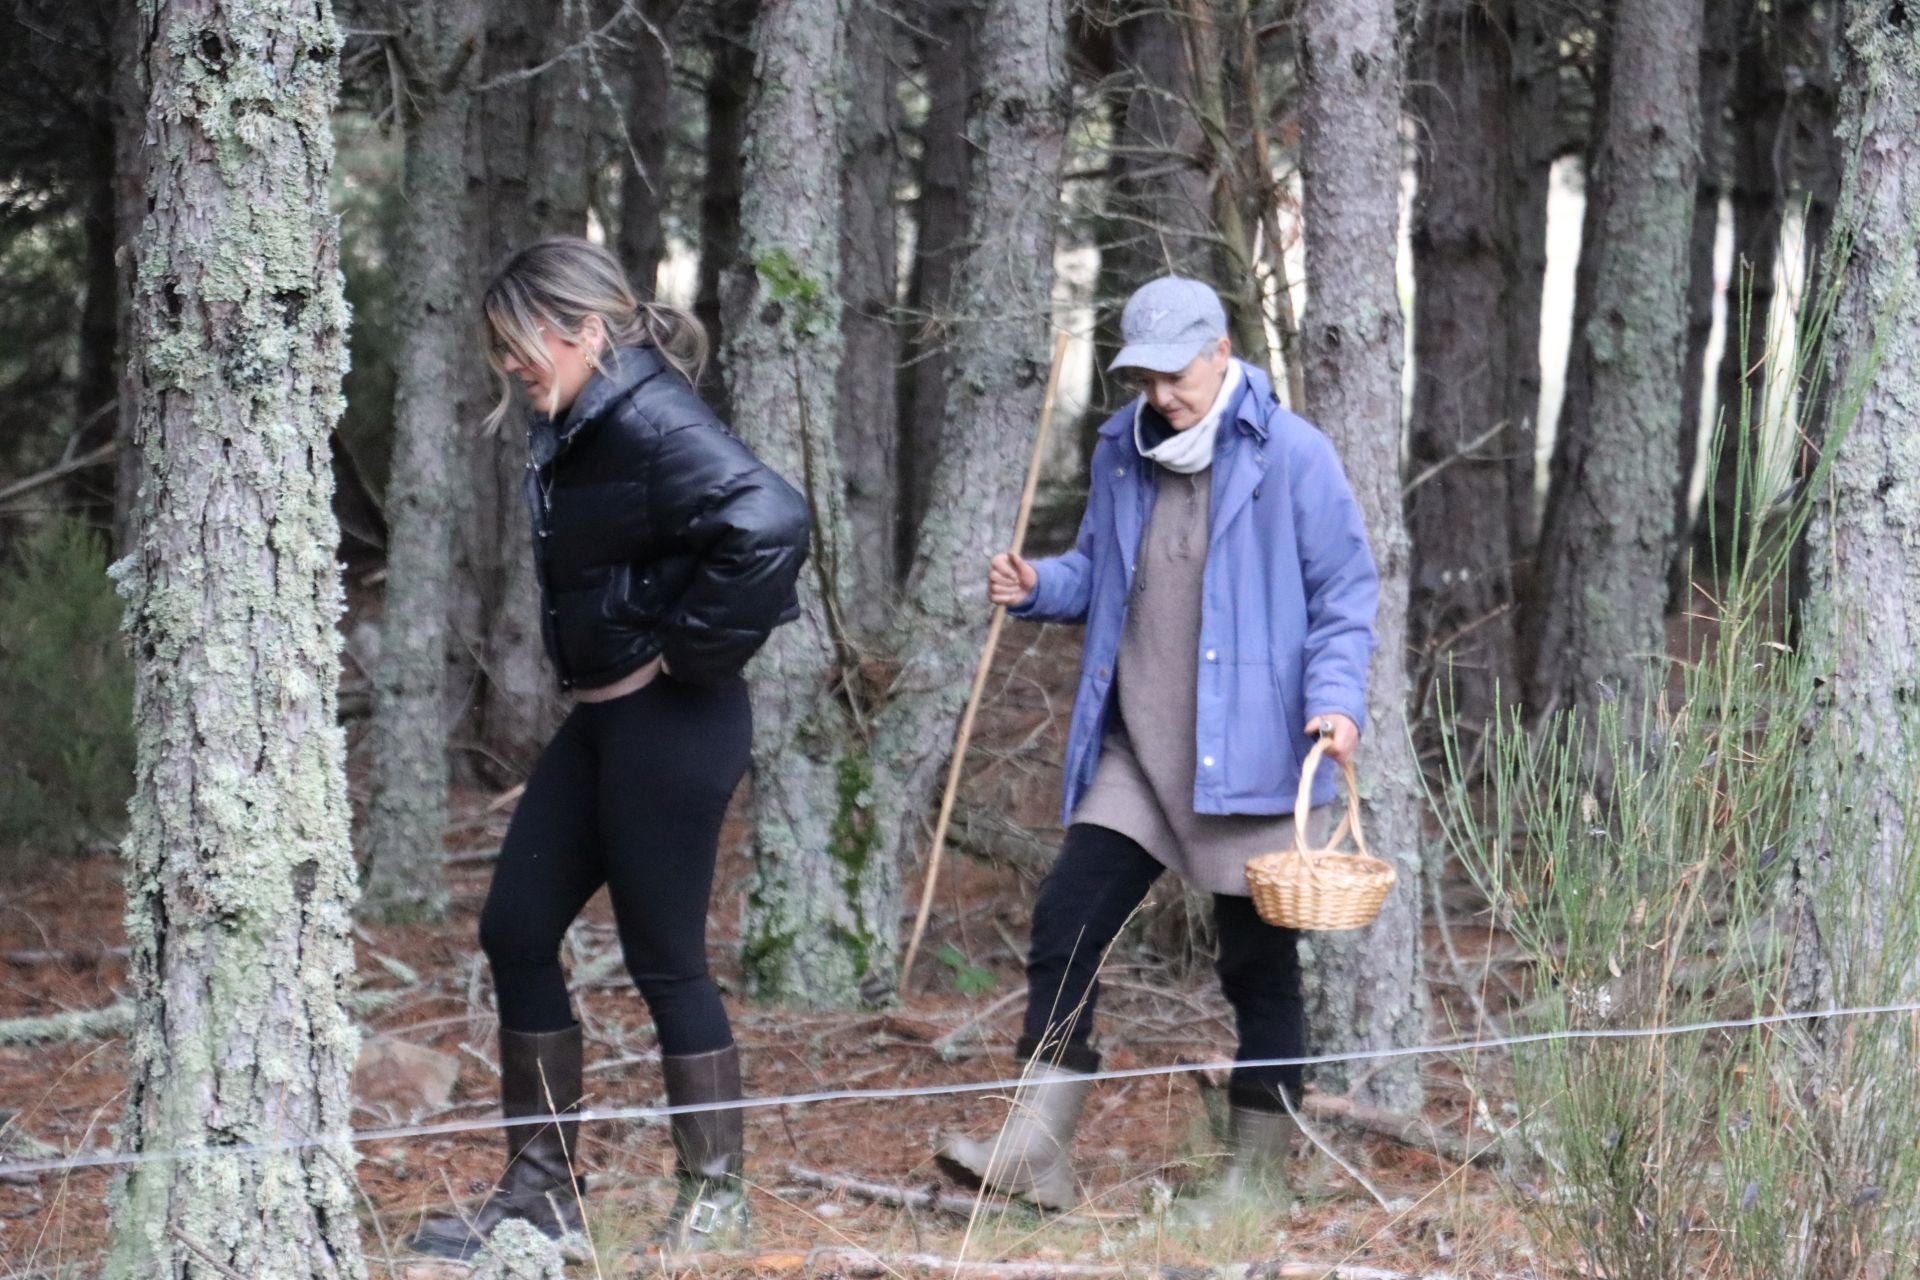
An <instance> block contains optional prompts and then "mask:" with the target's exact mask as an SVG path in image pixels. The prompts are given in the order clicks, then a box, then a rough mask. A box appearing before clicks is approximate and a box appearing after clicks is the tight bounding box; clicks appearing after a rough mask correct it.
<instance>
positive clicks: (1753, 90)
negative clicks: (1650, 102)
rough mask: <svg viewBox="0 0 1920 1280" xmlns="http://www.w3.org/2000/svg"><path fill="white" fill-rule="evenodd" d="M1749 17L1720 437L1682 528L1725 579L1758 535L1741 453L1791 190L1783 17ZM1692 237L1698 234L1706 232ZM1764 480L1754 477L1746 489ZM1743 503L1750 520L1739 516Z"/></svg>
mask: <svg viewBox="0 0 1920 1280" xmlns="http://www.w3.org/2000/svg"><path fill="white" fill-rule="evenodd" d="M1742 16H1743V19H1744V21H1741V20H1740V19H1736V21H1737V22H1739V24H1740V25H1739V26H1738V27H1737V28H1736V31H1735V33H1734V34H1735V37H1736V39H1737V40H1738V58H1739V66H1738V70H1737V72H1736V74H1735V77H1734V84H1733V109H1732V117H1733V120H1732V137H1731V139H1730V141H1731V157H1730V158H1731V180H1730V182H1729V187H1730V192H1729V194H1730V196H1731V203H1732V207H1733V253H1734V274H1733V279H1732V280H1731V281H1730V282H1729V284H1728V288H1727V350H1726V355H1725V356H1724V357H1723V358H1722V361H1721V364H1720V369H1719V373H1718V377H1717V378H1716V394H1717V397H1718V399H1719V403H1720V418H1721V423H1722V426H1723V431H1722V435H1721V438H1720V446H1719V450H1718V452H1717V453H1715V454H1714V456H1712V457H1711V458H1709V459H1708V460H1707V468H1708V471H1707V487H1706V492H1705V494H1704V495H1703V496H1702V499H1701V502H1702V507H1701V512H1700V520H1699V523H1698V525H1697V526H1694V527H1688V526H1686V525H1682V526H1681V528H1682V532H1683V534H1685V535H1690V536H1689V537H1688V540H1689V541H1692V542H1693V543H1694V544H1695V550H1696V554H1697V557H1698V562H1699V563H1700V564H1701V565H1703V566H1704V565H1711V566H1712V567H1713V568H1714V569H1716V570H1720V571H1725V570H1727V569H1730V568H1732V567H1733V552H1734V541H1735V538H1734V533H1735V530H1736V529H1739V530H1740V531H1741V536H1740V544H1741V546H1742V548H1745V547H1747V546H1749V545H1751V536H1750V535H1751V532H1752V531H1751V529H1750V528H1747V527H1745V526H1746V523H1747V520H1748V515H1750V514H1751V512H1752V509H1753V504H1754V502H1755V501H1756V499H1757V498H1758V497H1759V495H1757V494H1755V493H1753V492H1752V491H1751V490H1748V491H1747V492H1746V493H1744V494H1743V493H1742V492H1741V485H1740V480H1741V476H1740V466H1741V463H1740V457H1741V453H1742V451H1743V449H1744V451H1745V452H1746V454H1747V458H1748V463H1749V465H1751V464H1752V463H1754V462H1756V461H1757V460H1758V456H1759V438H1760V432H1761V429H1762V427H1763V419H1764V417H1765V414H1766V407H1767V383H1768V381H1769V379H1770V375H1769V373H1768V367H1769V366H1770V365H1771V364H1772V359H1771V357H1770V355H1769V352H1768V348H1769V346H1770V345H1771V329H1770V317H1771V314H1772V311H1773V300H1774V285H1773V276H1774V267H1775V264H1776V262H1777V260H1778V258H1779V246H1780V230H1781V221H1782V216H1783V215H1784V213H1785V212H1786V203H1787V200H1788V198H1789V190H1788V183H1789V182H1790V181H1791V178H1790V175H1789V174H1788V173H1787V172H1785V171H1784V170H1783V169H1782V167H1781V166H1780V165H1779V164H1778V162H1777V157H1776V149H1777V146H1778V141H1779V138H1780V132H1781V128H1782V126H1783V124H1784V123H1785V114H1786V111H1787V98H1788V93H1789V90H1788V86H1787V76H1788V70H1787V64H1786V61H1785V59H1784V57H1783V53H1784V49H1783V47H1782V41H1781V39H1780V36H1779V32H1778V31H1777V29H1776V27H1775V24H1776V23H1777V21H1778V18H1777V17H1776V16H1763V15H1761V14H1759V13H1757V12H1756V13H1744V12H1743V15H1742ZM1830 141H1831V140H1830V139H1829V144H1830ZM1694 235H1695V237H1696V238H1697V237H1698V236H1699V235H1700V231H1699V228H1697V227H1696V228H1695V229H1694ZM1743 329H1744V330H1745V331H1746V333H1745V337H1744V338H1743V337H1742V330H1743ZM1743 345H1744V348H1745V349H1744V350H1743V349H1742V348H1743ZM1773 354H1774V355H1779V354H1783V353H1773ZM1788 358H1789V359H1790V358H1791V356H1788ZM1687 456H1688V457H1691V455H1687ZM1689 469H1691V468H1690V467H1689ZM1757 479H1758V477H1757V476H1755V475H1751V474H1750V475H1748V476H1747V477H1746V482H1747V483H1748V484H1749V485H1750V484H1752V483H1753V482H1754V481H1755V480H1757ZM1743 503H1744V505H1746V506H1747V507H1748V508H1749V511H1748V513H1747V514H1743V513H1742V511H1741V507H1742V505H1743Z"/></svg>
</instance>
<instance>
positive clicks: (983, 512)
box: [873, 0, 1070, 964]
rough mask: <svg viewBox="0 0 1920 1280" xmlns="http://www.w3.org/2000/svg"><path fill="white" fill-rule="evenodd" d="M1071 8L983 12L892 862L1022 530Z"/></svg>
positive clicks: (888, 726) (910, 838) (1046, 323)
mask: <svg viewBox="0 0 1920 1280" xmlns="http://www.w3.org/2000/svg"><path fill="white" fill-rule="evenodd" d="M1066 22H1067V17H1066V6H1065V4H1064V3H1063V0H988V3H987V6H986V9H985V12H984V14H983V19H982V22H981V26H980V33H979V45H978V50H979V80H978V82H977V85H976V89H975V94H974V104H973V110H972V112H971V119H970V121H969V127H968V138H969V141H970V143H971V145H972V151H973V156H974V161H973V171H972V197H973V199H972V206H973V208H972V213H971V215H970V217H969V219H968V230H967V248H966V252H965V254H964V256H963V257H962V259H961V261H960V264H959V270H958V273H957V275H956V279H955V292H954V303H955V308H954V309H955V315H956V326H955V329H954V340H953V343H952V346H951V348H950V356H949V359H950V365H949V372H948V378H947V411H948V415H949V418H950V420H951V421H953V422H956V423H961V424H964V426H965V431H966V438H967V447H966V448H963V449H962V448H955V449H946V450H942V451H941V455H940V459H939V463H938V465H937V467H936V468H935V471H934V475H933V493H932V502H931V505H930V506H929V509H928V514H927V519H926V521H925V522H924V523H923V524H922V526H921V529H920V541H919V546H918V549H917V553H916V555H915V558H914V565H913V571H912V575H911V577H910V579H909V582H908V585H907V591H906V596H905V599H904V601H903V602H902V605H901V609H900V615H899V619H898V622H897V624H896V628H895V635H894V643H893V646H892V648H893V652H894V653H895V654H897V655H898V656H899V658H900V659H901V662H902V667H901V670H900V673H899V675H898V676H897V677H896V678H895V679H894V681H893V694H892V698H891V700H890V701H889V703H888V705H887V706H886V708H885V710H884V711H883V713H882V714H881V716H880V718H879V721H878V725H877V727H876V732H875V735H874V748H873V758H874V759H875V761H876V762H884V764H885V772H884V773H883V774H882V781H883V786H882V787H881V789H880V806H879V816H880V819H881V832H882V834H883V836H884V837H885V838H886V843H885V844H883V846H882V849H883V852H884V854H885V858H884V860H885V861H886V862H888V863H889V864H890V865H891V864H895V863H896V862H906V863H908V864H917V863H920V862H922V861H924V859H923V857H922V856H921V855H922V853H923V851H924V849H925V842H924V836H923V834H922V824H921V822H920V820H919V819H920V815H921V814H923V813H924V812H925V811H926V809H927V807H928V805H929V803H930V802H931V801H932V800H933V798H934V795H935V793H936V790H937V786H938V783H939V780H940V775H941V772H942V767H943V766H945V765H946V764H947V763H948V762H949V759H950V751H951V748H952V743H953V735H954V731H955V726H956V725H957V724H958V722H959V719H960V715H961V711H962V709H963V707H964V704H965V702H966V697H967V693H968V691H969V687H970V685H971V682H972V677H973V674H974V670H975V666H976V663H977V662H978V660H979V654H980V642H981V639H982V636H983V632H984V625H985V623H986V622H987V619H988V617H989V616H990V613H989V610H988V608H987V607H986V605H985V603H984V598H983V595H984V592H983V582H984V577H985V574H984V570H985V567H986V563H987V560H988V559H989V558H990V557H991V556H992V555H993V554H994V553H995V552H997V551H1003V550H1005V549H1006V547H1007V545H1008V539H1009V538H1010V536H1011V535H1012V532H1013V527H1014V523H1015V513H1016V511H1017V510H1018V507H1019V499H1020V493H1021V488H1022V479H1023V476H1024V473H1025V470H1026V462H1027V459H1028V457H1029V455H1030V453H1031V451H1032V447H1033V439H1034V431H1035V428H1036V425H1037V423H1038V421H1039V417H1040V413H1041V407H1042V405H1041V402H1042V399H1043V397H1044V396H1045V393H1046V382H1047V373H1048V369H1049V367H1050V360H1049V352H1050V348H1051V346H1052V343H1051V342H1050V341H1049V337H1050V335H1051V334H1052V332H1053V322H1052V316H1053V306H1052V299H1053V281H1054V272H1053V254H1054V235H1055V229H1056V227H1057V226H1058V225H1059V221H1060V216H1059V215H1060V175H1061V165H1062V161H1063V159H1064V157H1065V154H1066V135H1067V117H1068V106H1069V92H1070V90H1069V85H1068V82H1067V71H1066ZM892 941H893V939H892V938H891V933H889V942H890V944H891V943H892ZM893 958H894V957H893V953H892V950H891V949H889V951H888V954H887V959H888V961H889V964H891V962H892V960H893Z"/></svg>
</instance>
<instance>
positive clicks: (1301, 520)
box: [1011, 366, 1380, 821]
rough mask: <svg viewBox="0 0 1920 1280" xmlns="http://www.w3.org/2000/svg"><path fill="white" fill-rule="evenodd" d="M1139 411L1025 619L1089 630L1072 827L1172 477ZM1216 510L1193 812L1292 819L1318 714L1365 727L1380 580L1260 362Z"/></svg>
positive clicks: (1303, 430)
mask: <svg viewBox="0 0 1920 1280" xmlns="http://www.w3.org/2000/svg"><path fill="white" fill-rule="evenodd" d="M1139 403H1140V402H1139V401H1137V400H1136V401H1135V402H1134V403H1133V404H1130V405H1128V406H1127V407H1126V408H1123V409H1122V410H1120V412H1118V413H1116V414H1115V415H1114V416H1113V417H1112V418H1110V419H1108V420H1107V422H1106V424H1105V425H1103V426H1102V427H1101V428H1100V439H1099V443H1098V445H1097V446H1096V447H1095V448H1094V451H1093V477H1092V485H1091V488H1090V490H1089V493H1088V496H1087V510H1086V514H1085V516H1084V517H1082V519H1081V521H1080V535H1079V538H1078V539H1077V540H1076V541H1075V543H1074V548H1073V550H1071V551H1069V552H1067V553H1066V554H1065V555H1062V556H1056V557H1053V558H1052V559H1048V560H1040V561H1037V562H1035V565H1034V567H1035V569H1036V570H1037V571H1038V573H1039V582H1038V584H1037V585H1036V586H1035V588H1034V592H1033V595H1032V596H1031V597H1029V598H1028V600H1027V601H1026V603H1024V604H1022V605H1019V606H1018V607H1016V608H1014V609H1013V610H1012V611H1011V612H1012V613H1013V614H1014V615H1015V616H1017V617H1024V618H1033V619H1036V620H1039V621H1042V622H1082V623H1085V624H1086V628H1087V635H1086V643H1085V647H1084V649H1083V650H1082V653H1081V658H1080V683H1079V687H1078V689H1077V691H1076V692H1075V695H1074V702H1073V723H1072V727H1071V728H1070V729H1069V731H1068V736H1067V756H1066V772H1065V778H1064V787H1065V792H1066V796H1065V806H1064V808H1063V810H1062V813H1063V817H1062V821H1066V820H1068V819H1070V818H1071V816H1072V814H1073V810H1074V808H1075V806H1076V805H1078V804H1079V802H1080V797H1081V796H1082V795H1084V794H1085V793H1086V789H1087V785H1088V784H1089V783H1090V782H1092V781H1093V770H1094V766H1095V765H1096V764H1097V763H1098V762H1099V759H1100V746H1101V740H1102V738H1103V737H1104V735H1105V732H1106V728H1107V715H1108V707H1109V704H1110V703H1111V700H1112V699H1111V695H1112V692H1113V677H1114V670H1113V667H1114V657H1115V655H1116V654H1117V653H1118V652H1119V649H1120V633H1121V630H1122V629H1123V628H1124V627H1125V625H1126V617H1127V601H1128V599H1129V597H1130V596H1131V594H1132V588H1133V571H1134V561H1135V557H1136V556H1137V555H1138V552H1139V548H1140V535H1141V532H1142V531H1143V530H1144V529H1145V528H1146V524H1147V517H1148V515H1149V514H1150V513H1151V512H1152V510H1153V499H1154V492H1155V490H1154V482H1155V475H1156V473H1157V472H1158V471H1159V470H1160V468H1159V467H1158V466H1157V465H1156V464H1154V463H1153V462H1152V461H1151V460H1149V459H1146V458H1143V457H1141V455H1140V452H1139V449H1138V448H1137V446H1136V445H1135V442H1134V433H1133V421H1134V415H1135V414H1136V413H1137V412H1138V410H1139ZM1212 503H1213V505H1212V516H1211V528H1212V533H1211V540H1210V541H1209V543H1208V550H1207V562H1206V582H1205V584H1204V589H1203V596H1202V603H1201V622H1200V655H1199V656H1200V686H1199V690H1198V692H1199V713H1198V716H1197V718H1196V721H1195V724H1194V727H1193V728H1194V741H1195V746H1196V748H1197V749H1196V752H1195V755H1196V758H1197V759H1198V761H1199V763H1198V766H1197V768H1196V771H1195V774H1194V779H1193V808H1194V811H1195V812H1196V813H1257V814H1278V813H1291V812H1293V807H1294V800H1295V798H1296V793H1297V792H1298V790H1299V787H1300V764H1301V762H1302V761H1303V760H1305V759H1306V756H1307V751H1308V750H1309V748H1310V747H1311V746H1312V743H1311V742H1310V741H1309V739H1308V737H1307V735H1306V733H1305V726H1306V723H1307V717H1308V715H1309V714H1313V715H1321V714H1324V713H1327V712H1334V711H1337V712H1342V713H1344V714H1346V715H1348V716H1350V717H1352V719H1353V722H1354V723H1355V724H1357V725H1360V726H1362V727H1363V728H1364V727H1365V725H1366V708H1367V697H1366V688H1367V660H1368V657H1369V655H1371V653H1372V652H1373V644H1374V636H1373V616H1374V609H1375V607H1376V605H1377V603H1378V601H1379V594H1380V579H1379V576H1378V574H1377V573H1376V572H1375V571H1374V565H1373V555H1372V553H1371V552H1370V551H1368V549H1367V533H1366V528H1365V527H1364V524H1363V523H1362V521H1361V518H1360V508H1359V505H1358V504H1357V503H1356V502H1355V501H1354V498H1353V491H1352V489H1350V488H1349V487H1348V485H1347V476H1346V472H1345V471H1344V470H1343V469H1342V468H1341V465H1340V458H1339V455H1337V454H1336V453H1335V452H1334V449H1333V443H1332V441H1330V440H1328V439H1327V437H1326V436H1325V435H1323V434H1322V433H1321V432H1320V431H1319V430H1318V429H1317V428H1315V427H1314V426H1313V425H1312V424H1311V423H1308V422H1307V421H1306V420H1305V419H1303V418H1300V417H1297V416H1295V415H1294V414H1292V413H1289V412H1287V411H1286V410H1285V409H1283V408H1281V407H1280V404H1279V402H1278V401H1277V400H1276V399H1275V398H1274V395H1273V385H1272V383H1271V382H1270V381H1269V380H1268V378H1267V376H1266V374H1265V373H1263V372H1261V371H1260V370H1258V369H1255V368H1253V367H1252V366H1247V377H1246V381H1245V382H1244V383H1243V384H1242V386H1241V389H1240V393H1239V395H1238V397H1237V398H1236V399H1235V401H1234V402H1233V403H1232V404H1231V405H1229V406H1228V408H1227V411H1226V413H1225V414H1224V415H1223V416H1222V419H1221V422H1220V432H1219V436H1218V437H1217V439H1216V441H1215V445H1214V460H1213V499H1212ZM1149 678H1151V677H1149ZM1334 772H1335V771H1334V770H1331V769H1328V770H1323V771H1321V773H1320V775H1319V777H1317V778H1316V779H1315V780H1314V790H1313V803H1314V804H1316V805H1319V804H1324V803H1326V802H1327V801H1329V800H1331V799H1332V798H1333V794H1334Z"/></svg>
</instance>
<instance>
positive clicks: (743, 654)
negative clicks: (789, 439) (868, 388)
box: [526, 347, 808, 690]
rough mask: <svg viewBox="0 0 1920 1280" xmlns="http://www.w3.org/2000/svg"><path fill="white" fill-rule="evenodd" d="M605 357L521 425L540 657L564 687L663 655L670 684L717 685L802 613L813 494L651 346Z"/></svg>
mask: <svg viewBox="0 0 1920 1280" xmlns="http://www.w3.org/2000/svg"><path fill="white" fill-rule="evenodd" d="M605 364H606V368H605V370H604V371H603V372H601V373H596V374H594V375H593V377H592V378H591V379H589V380H588V382H587V385H586V386H584V387H582V388H581V390H580V394H579V396H577V397H576V398H575V399H574V402H573V404H572V405H571V406H570V407H569V408H568V409H567V411H566V413H565V414H563V415H562V416H561V419H560V421H559V422H558V423H557V424H556V423H555V422H553V421H552V420H551V419H549V418H547V417H546V416H545V415H543V414H535V415H533V417H532V418H531V420H530V421H529V424H528V440H527V444H528V462H527V477H526V493H527V505H528V507H529V508H530V509H531V511H532V514H533V557H534V566H535V569H536V572H537V574H538V577H539V580H540V594H541V609H542V617H541V632H542V635H543V636H544V638H545V640H546V646H547V654H548V656H549V657H551V658H552V659H553V664H554V666H555V668H556V669H557V670H558V672H559V676H560V688H561V689H562V690H573V689H592V688H597V687H599V686H602V685H609V684H612V683H614V682H615V681H617V680H619V679H621V678H622V677H623V676H626V675H628V674H630V673H632V672H633V671H636V670H638V669H639V668H640V667H642V666H644V665H646V664H647V663H648V662H651V661H652V660H653V659H654V657H655V656H657V655H659V654H665V655H666V659H667V669H668V670H669V671H671V672H672V674H673V678H674V679H676V680H684V681H688V682H690V683H694V684H711V683H714V682H716V681H719V680H723V679H725V678H727V677H729V676H732V675H734V674H735V673H737V672H738V671H739V670H740V668H741V667H742V666H744V665H745V664H746V661H747V659H748V658H750V657H752V656H753V654H754V652H755V651H756V650H758V649H759V648H760V646H761V645H762V644H764V643H766V639H767V636H768V635H769V634H771V633H772V631H773V629H774V628H775V627H776V626H778V625H779V624H780V623H782V622H787V621H790V620H792V619H793V618H795V617H797V616H798V614H799V603H798V600H797V598H796V596H795V593H794V581H795V579H796V578H797V577H798V576H799V573H800V566H801V563H802V562H803V561H804V560H805V559H806V555H807V525H808V521H807V505H806V503H805V501H803V500H802V498H801V497H800V495H799V494H798V493H796V492H795V491H794V489H793V486H792V485H789V484H788V483H787V482H786V481H785V480H782V479H781V478H780V477H779V476H778V475H777V474H775V473H774V472H773V471H772V470H771V469H769V468H768V467H767V466H766V465H765V464H763V463H762V462H761V461H760V460H759V459H758V458H756V457H754V456H753V454H752V452H750V451H749V450H748V449H747V447H746V446H745V445H744V444H742V443H740V441H739V440H738V439H736V438H735V437H734V435H733V434H732V433H731V432H730V431H728V430H727V428H726V426H725V425H724V424H723V423H722V422H721V421H720V419H719V418H717V417H716V416H715V415H714V412H713V410H711V409H709V408H708V407H707V405H706V403H705V402H704V401H702V400H701V399H700V397H699V396H698V395H697V394H695V392H694V390H693V388H692V387H690V386H689V385H687V381H686V379H685V378H683V377H681V376H680V374H679V373H677V372H676V371H674V369H673V368H672V367H671V366H669V365H668V364H667V363H666V361H665V360H663V359H662V358H661V357H660V355H659V353H658V352H656V351H654V350H653V349H652V348H651V347H624V348H621V349H620V350H618V351H616V352H614V353H613V355H612V356H610V357H608V358H607V360H606V361H605Z"/></svg>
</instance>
